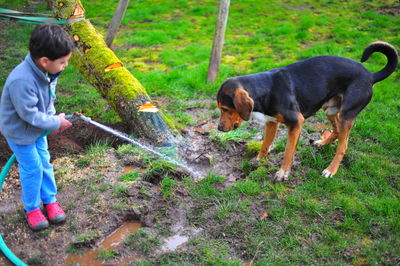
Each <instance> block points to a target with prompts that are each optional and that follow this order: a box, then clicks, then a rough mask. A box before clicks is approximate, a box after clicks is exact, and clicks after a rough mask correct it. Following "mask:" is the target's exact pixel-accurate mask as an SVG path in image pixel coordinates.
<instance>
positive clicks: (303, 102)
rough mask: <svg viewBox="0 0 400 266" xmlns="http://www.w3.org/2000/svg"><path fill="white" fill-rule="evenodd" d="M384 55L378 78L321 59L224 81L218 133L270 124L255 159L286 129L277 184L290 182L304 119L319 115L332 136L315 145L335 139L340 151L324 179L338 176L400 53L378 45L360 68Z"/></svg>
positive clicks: (349, 63) (346, 63) (349, 64)
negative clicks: (260, 120) (246, 124)
mask: <svg viewBox="0 0 400 266" xmlns="http://www.w3.org/2000/svg"><path fill="white" fill-rule="evenodd" d="M374 52H380V53H383V54H384V55H385V56H386V57H387V59H388V63H387V64H386V66H385V67H384V68H383V69H382V70H380V71H378V72H369V71H368V70H367V69H366V68H364V66H363V65H361V64H360V63H358V62H356V61H353V60H350V59H347V58H343V57H338V56H317V57H312V58H309V59H305V60H303V61H300V62H296V63H293V64H290V65H288V66H285V67H281V68H276V69H272V70H269V71H266V72H261V73H257V74H251V75H245V76H238V77H235V78H230V79H228V80H226V81H225V82H224V83H223V84H222V85H221V87H220V89H219V91H218V96H217V102H218V108H219V109H220V111H221V117H220V122H219V125H218V129H219V130H221V131H225V132H226V131H230V130H233V129H236V128H237V127H238V126H239V125H240V123H241V122H242V121H243V120H249V119H250V117H251V116H252V115H258V116H260V115H261V116H262V117H265V118H266V120H265V121H266V125H265V134H264V139H263V143H262V147H261V150H260V153H259V154H258V155H257V159H261V158H263V157H264V156H265V155H266V154H267V153H268V152H269V149H270V146H271V144H272V142H273V140H274V138H275V135H276V132H277V130H278V125H279V123H284V124H285V125H286V126H287V128H288V131H289V133H288V139H287V143H286V148H285V155H284V158H283V161H282V165H281V168H280V170H279V171H278V172H277V173H276V175H275V181H283V180H287V178H288V176H289V172H290V168H291V166H292V163H293V157H294V153H295V151H296V145H297V141H298V138H299V135H300V132H301V128H302V126H303V123H304V119H305V118H307V117H309V116H311V115H313V114H315V113H316V112H317V111H318V110H319V109H321V108H322V109H323V110H324V111H325V112H326V116H327V118H328V119H329V120H330V121H331V122H332V126H333V132H332V134H331V135H330V136H329V137H327V138H325V139H322V140H319V141H316V142H315V144H316V145H319V146H322V145H326V144H329V143H332V142H333V141H335V140H336V139H338V140H339V145H338V147H337V150H336V155H335V157H334V159H333V160H332V162H331V164H330V165H329V166H328V167H327V168H326V169H325V170H324V171H323V172H322V174H323V176H325V177H331V176H333V175H334V174H336V172H337V170H338V168H339V165H340V162H341V161H342V159H343V156H344V154H345V152H346V149H347V143H348V139H349V134H350V130H351V128H352V126H353V124H354V121H355V119H356V117H357V115H358V114H359V113H360V112H361V110H362V109H363V108H364V107H365V106H366V105H367V104H368V103H369V101H370V100H371V97H372V87H373V85H374V84H375V83H376V82H378V81H381V80H383V79H385V78H387V77H388V76H389V75H390V74H392V73H393V72H394V71H395V70H396V67H397V64H398V54H397V51H396V49H395V48H394V47H393V46H391V45H390V44H388V43H384V42H375V43H371V44H370V45H368V47H367V48H366V49H365V50H364V53H363V55H362V58H361V62H365V61H366V60H367V59H368V58H369V57H370V55H371V54H372V53H374Z"/></svg>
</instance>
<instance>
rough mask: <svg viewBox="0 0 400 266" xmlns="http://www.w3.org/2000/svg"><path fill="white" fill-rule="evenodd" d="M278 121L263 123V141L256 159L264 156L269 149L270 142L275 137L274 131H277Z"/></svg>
mask: <svg viewBox="0 0 400 266" xmlns="http://www.w3.org/2000/svg"><path fill="white" fill-rule="evenodd" d="M278 127H279V123H278V122H267V123H266V124H265V132H264V138H263V143H262V146H261V150H260V152H259V153H258V155H257V160H260V159H262V158H264V157H265V155H267V154H268V153H269V151H270V148H271V144H272V142H273V141H274V139H275V136H276V132H277V131H278Z"/></svg>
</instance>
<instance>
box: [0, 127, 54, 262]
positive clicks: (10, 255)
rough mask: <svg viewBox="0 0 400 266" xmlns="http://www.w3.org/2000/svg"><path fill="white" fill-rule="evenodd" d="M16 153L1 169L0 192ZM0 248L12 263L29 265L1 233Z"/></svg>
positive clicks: (47, 131)
mask: <svg viewBox="0 0 400 266" xmlns="http://www.w3.org/2000/svg"><path fill="white" fill-rule="evenodd" d="M50 133H51V131H49V130H46V131H45V132H44V133H43V134H42V135H41V136H40V137H39V138H38V139H40V138H43V137H46V136H47V135H49V134H50ZM15 159H16V158H15V154H13V155H11V157H10V159H8V161H7V163H6V165H5V166H4V168H3V170H1V173H0V192H1V190H2V188H3V183H4V180H5V179H6V176H7V173H8V171H10V168H11V166H12V165H13V164H14V162H15ZM0 250H1V252H3V254H4V255H5V256H6V257H7V259H9V260H10V261H11V262H12V263H14V264H15V265H17V266H27V264H25V263H24V262H22V261H21V260H20V259H19V258H18V257H17V256H15V255H14V253H12V251H11V250H10V249H9V248H8V247H7V245H6V243H5V242H4V241H3V238H2V237H1V235H0Z"/></svg>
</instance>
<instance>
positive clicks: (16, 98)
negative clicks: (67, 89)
mask: <svg viewBox="0 0 400 266" xmlns="http://www.w3.org/2000/svg"><path fill="white" fill-rule="evenodd" d="M56 84H57V78H55V79H54V80H52V81H50V79H49V78H48V76H47V75H46V74H45V73H44V72H43V71H42V70H40V69H39V68H38V66H37V65H36V64H35V63H34V61H33V60H32V58H31V56H30V54H28V55H27V56H26V57H25V60H24V61H22V62H21V63H20V64H19V65H18V66H17V67H15V68H14V69H13V71H12V72H11V73H10V75H9V76H8V78H7V80H6V83H5V85H4V88H3V92H2V95H1V99H0V132H1V133H2V134H3V135H4V136H5V137H6V138H8V139H10V140H11V141H13V142H14V143H16V144H19V145H29V144H32V143H34V142H35V140H36V139H37V138H38V137H40V135H42V134H43V133H44V132H45V131H46V130H50V131H54V130H57V129H59V128H60V119H59V118H58V116H56V115H55V113H56V110H55V108H54V100H55V87H56Z"/></svg>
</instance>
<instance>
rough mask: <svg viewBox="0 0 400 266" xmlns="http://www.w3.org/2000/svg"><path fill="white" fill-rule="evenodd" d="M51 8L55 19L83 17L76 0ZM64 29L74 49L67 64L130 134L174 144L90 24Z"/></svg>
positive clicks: (160, 117) (171, 133) (148, 102)
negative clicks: (74, 45)
mask: <svg viewBox="0 0 400 266" xmlns="http://www.w3.org/2000/svg"><path fill="white" fill-rule="evenodd" d="M52 5H53V7H52V10H53V13H54V16H55V18H60V19H76V18H82V17H84V16H85V11H84V9H83V7H82V4H81V2H80V0H53V1H52ZM65 30H66V31H67V32H68V33H69V34H70V36H71V37H72V38H73V39H74V40H75V42H76V44H77V47H78V49H77V51H76V52H74V53H73V55H72V57H71V63H72V64H73V65H74V66H75V68H76V69H77V70H78V71H79V72H80V73H81V74H83V76H85V77H86V78H87V79H88V80H89V82H90V83H91V84H92V85H93V86H94V87H95V88H96V89H97V90H98V91H99V92H100V93H101V95H102V96H103V97H104V98H105V99H107V101H108V103H109V104H110V105H111V106H112V107H113V108H114V109H115V110H116V112H117V113H118V114H119V116H120V117H121V119H122V120H123V121H124V122H125V123H127V124H128V125H129V126H130V128H131V129H132V131H133V132H134V133H136V134H137V135H139V136H140V137H144V138H147V139H149V140H151V141H153V142H156V143H157V144H159V145H164V144H171V143H175V140H176V138H175V137H176V136H177V133H176V132H174V131H172V130H171V128H172V127H170V125H168V124H167V123H166V122H165V117H164V116H163V114H162V113H161V112H160V111H159V110H158V108H156V107H155V106H154V105H152V104H151V100H150V98H149V96H148V95H147V93H146V91H145V89H144V88H143V86H142V85H141V84H140V82H139V81H138V80H137V79H136V78H135V77H133V75H132V74H131V73H130V72H129V71H128V70H127V69H126V68H125V67H124V66H123V64H122V62H121V61H120V60H119V59H118V58H117V56H116V55H115V54H114V52H113V51H112V50H110V49H109V48H108V47H107V45H106V43H105V42H104V40H103V37H102V36H101V35H100V34H99V33H98V32H97V31H96V30H95V28H94V27H93V25H92V24H91V23H90V21H89V20H87V19H85V20H81V21H78V22H75V23H72V24H69V25H67V26H65Z"/></svg>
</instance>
